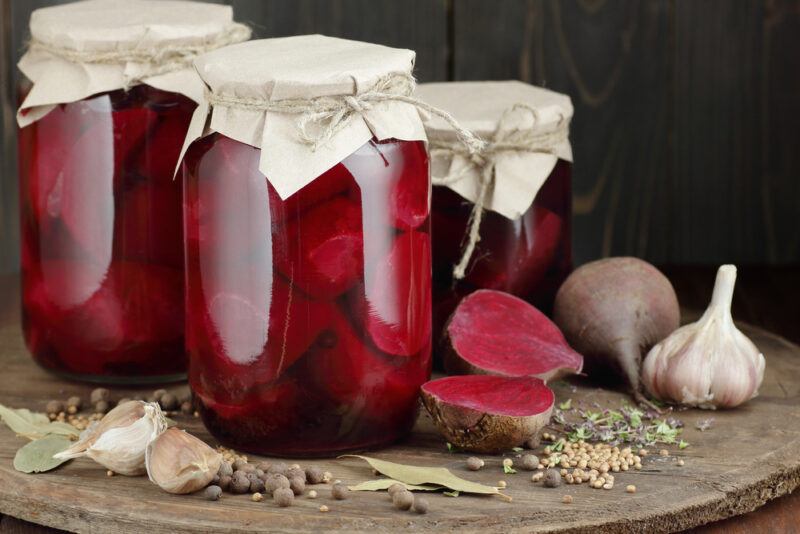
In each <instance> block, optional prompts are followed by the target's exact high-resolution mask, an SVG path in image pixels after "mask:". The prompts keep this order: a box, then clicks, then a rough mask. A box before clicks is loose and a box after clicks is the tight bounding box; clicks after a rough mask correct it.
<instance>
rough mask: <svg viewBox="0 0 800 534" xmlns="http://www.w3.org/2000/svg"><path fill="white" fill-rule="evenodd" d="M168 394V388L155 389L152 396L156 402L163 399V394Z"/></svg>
mask: <svg viewBox="0 0 800 534" xmlns="http://www.w3.org/2000/svg"><path fill="white" fill-rule="evenodd" d="M166 394H167V390H166V389H157V390H155V391H154V392H153V395H152V398H153V399H154V400H155V401H156V402H158V401H160V400H161V397H163V396H164V395H166Z"/></svg>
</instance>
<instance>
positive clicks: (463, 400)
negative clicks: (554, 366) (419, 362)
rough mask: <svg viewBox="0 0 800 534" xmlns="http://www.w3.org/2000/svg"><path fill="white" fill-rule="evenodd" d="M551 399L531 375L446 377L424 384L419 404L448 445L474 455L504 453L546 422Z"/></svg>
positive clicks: (553, 398) (519, 443)
mask: <svg viewBox="0 0 800 534" xmlns="http://www.w3.org/2000/svg"><path fill="white" fill-rule="evenodd" d="M554 401H555V396H554V395H553V392H552V391H551V390H550V388H548V387H547V386H546V385H545V383H544V382H543V381H542V380H540V379H538V378H534V377H528V376H525V377H502V376H485V375H467V376H448V377H445V378H440V379H438V380H432V381H430V382H427V383H426V384H423V385H422V402H423V404H424V405H425V408H426V409H427V410H428V412H429V413H430V414H431V417H432V418H433V422H434V423H435V424H436V427H437V428H438V429H439V432H441V433H442V435H443V436H444V437H445V438H446V439H447V441H448V442H449V443H452V444H453V445H456V446H457V447H460V448H462V449H465V450H468V451H474V452H483V453H493V452H501V451H507V450H509V449H511V448H513V447H517V446H519V445H522V444H523V443H524V442H525V441H527V440H529V439H531V438H535V437H536V436H537V434H538V432H539V431H540V430H541V429H542V427H544V426H545V425H546V424H547V423H548V422H549V421H550V414H551V413H552V411H553V403H554Z"/></svg>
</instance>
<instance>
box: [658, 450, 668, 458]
mask: <svg viewBox="0 0 800 534" xmlns="http://www.w3.org/2000/svg"><path fill="white" fill-rule="evenodd" d="M658 454H660V455H661V456H669V451H668V450H667V449H661V450H660V451H658Z"/></svg>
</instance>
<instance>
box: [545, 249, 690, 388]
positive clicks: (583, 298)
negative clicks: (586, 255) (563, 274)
mask: <svg viewBox="0 0 800 534" xmlns="http://www.w3.org/2000/svg"><path fill="white" fill-rule="evenodd" d="M554 319H555V322H556V324H557V325H558V326H559V327H561V330H562V332H564V335H565V336H566V338H567V341H568V342H569V344H570V345H571V346H572V347H573V348H574V349H575V350H577V351H578V352H580V353H581V354H583V356H584V358H585V359H586V364H587V367H588V368H589V373H590V375H591V374H592V373H593V372H598V371H599V372H603V371H609V370H610V371H613V372H615V373H617V374H619V375H620V376H622V378H623V380H624V381H625V383H626V385H627V386H628V387H629V388H630V390H631V392H632V394H633V395H634V397H635V398H636V400H637V401H640V402H641V401H643V400H644V397H643V396H642V394H641V391H640V381H639V372H640V365H641V360H642V356H643V355H644V354H647V351H649V350H650V348H651V347H652V346H653V345H655V344H656V343H658V342H659V341H661V340H662V339H664V338H665V337H667V336H668V335H669V334H671V333H672V332H673V331H675V329H677V328H678V325H679V323H680V309H679V307H678V298H677V297H676V296H675V290H674V289H673V288H672V284H670V282H669V280H667V278H666V277H665V276H664V275H663V274H662V273H661V271H659V270H658V269H656V268H655V267H653V266H652V265H650V264H649V263H647V262H645V261H642V260H639V259H637V258H607V259H603V260H598V261H593V262H591V263H587V264H586V265H583V266H582V267H580V268H579V269H577V270H576V271H574V272H573V273H572V274H571V275H570V276H569V278H567V280H566V281H565V282H564V284H563V285H562V286H561V288H560V289H559V291H558V294H557V295H556V302H555V308H554Z"/></svg>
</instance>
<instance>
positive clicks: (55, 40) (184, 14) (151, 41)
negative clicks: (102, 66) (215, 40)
mask: <svg viewBox="0 0 800 534" xmlns="http://www.w3.org/2000/svg"><path fill="white" fill-rule="evenodd" d="M232 22H233V9H232V8H231V7H230V6H225V5H220V4H212V3H206V2H189V1H181V0H85V1H83V2H73V3H69V4H62V5H57V6H52V7H45V8H40V9H37V10H35V11H34V12H33V13H32V14H31V19H30V30H31V37H32V38H33V39H34V40H35V41H40V42H42V43H45V44H47V45H50V46H54V47H64V48H67V49H71V50H76V51H86V52H102V51H109V50H114V51H120V50H128V49H143V48H151V47H152V46H153V45H155V44H159V45H167V44H190V43H197V42H202V41H203V40H206V39H209V38H211V37H213V36H216V35H218V34H219V33H221V32H223V31H224V30H225V29H226V28H227V27H228V26H229V25H230V24H231V23H232ZM156 52H157V51H156Z"/></svg>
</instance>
